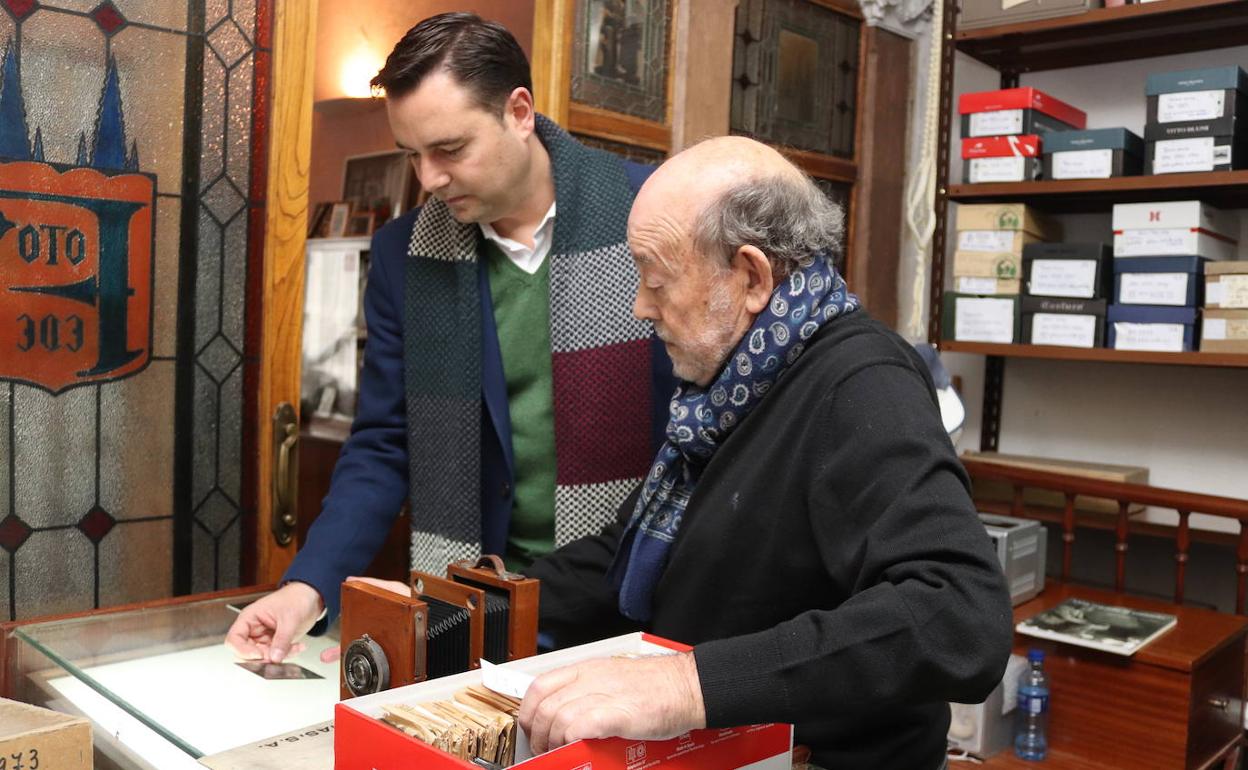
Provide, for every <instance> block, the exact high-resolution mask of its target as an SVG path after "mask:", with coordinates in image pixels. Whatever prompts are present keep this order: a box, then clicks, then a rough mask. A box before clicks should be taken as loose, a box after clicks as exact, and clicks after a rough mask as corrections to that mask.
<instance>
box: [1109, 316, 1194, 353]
mask: <svg viewBox="0 0 1248 770" xmlns="http://www.w3.org/2000/svg"><path fill="white" fill-rule="evenodd" d="M1183 328H1184V325H1183V324H1137V323H1125V322H1123V321H1119V322H1117V323H1115V324H1114V349H1115V350H1152V351H1157V352H1162V353H1181V352H1182V351H1183Z"/></svg>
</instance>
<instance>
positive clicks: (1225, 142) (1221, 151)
mask: <svg viewBox="0 0 1248 770" xmlns="http://www.w3.org/2000/svg"><path fill="white" fill-rule="evenodd" d="M1147 144H1148V150H1147V153H1146V155H1145V159H1144V173H1145V174H1183V173H1188V172H1193V171H1234V170H1235V169H1241V168H1248V138H1245V137H1244V136H1243V135H1242V134H1241V135H1240V136H1203V137H1196V138H1192V139H1163V140H1159V141H1156V142H1148V143H1147Z"/></svg>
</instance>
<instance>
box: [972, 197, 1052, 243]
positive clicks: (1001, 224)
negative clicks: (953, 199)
mask: <svg viewBox="0 0 1248 770" xmlns="http://www.w3.org/2000/svg"><path fill="white" fill-rule="evenodd" d="M955 226H956V227H957V229H958V230H1021V231H1023V232H1025V233H1031V234H1032V235H1034V236H1036V237H1037V238H1039V239H1040V240H1042V241H1060V240H1061V239H1062V228H1061V225H1060V224H1058V223H1057V222H1056V221H1055V220H1052V219H1050V218H1049V217H1047V216H1045V215H1044V214H1041V213H1040V212H1039V211H1036V210H1035V209H1033V208H1032V207H1030V206H1028V205H1027V204H1025V203H974V204H972V203H960V204H958V214H957V219H956V222H955Z"/></svg>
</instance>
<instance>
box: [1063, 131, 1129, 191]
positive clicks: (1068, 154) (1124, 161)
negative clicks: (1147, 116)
mask: <svg viewBox="0 0 1248 770" xmlns="http://www.w3.org/2000/svg"><path fill="white" fill-rule="evenodd" d="M1041 141H1042V142H1043V154H1044V168H1043V172H1042V173H1043V175H1044V178H1045V179H1109V178H1110V177H1119V176H1137V175H1138V174H1139V173H1140V172H1141V171H1142V170H1143V169H1144V140H1143V139H1140V137H1138V136H1136V135H1135V134H1133V133H1131V132H1130V131H1128V130H1127V129H1125V128H1093V129H1088V130H1086V131H1056V132H1053V133H1051V134H1044V135H1043V136H1041Z"/></svg>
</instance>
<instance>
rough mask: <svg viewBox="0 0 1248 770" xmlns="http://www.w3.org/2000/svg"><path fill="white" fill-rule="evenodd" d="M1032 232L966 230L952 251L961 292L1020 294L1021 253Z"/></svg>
mask: <svg viewBox="0 0 1248 770" xmlns="http://www.w3.org/2000/svg"><path fill="white" fill-rule="evenodd" d="M1035 239H1036V238H1035V236H1034V235H1032V234H1031V233H1025V232H1021V231H1009V230H963V231H960V232H959V233H958V241H957V250H956V251H954V253H953V277H954V283H955V288H956V290H957V291H958V292H960V293H962V294H1018V292H1019V288H1020V286H1021V284H1020V283H1019V280H1020V279H1019V276H1020V275H1021V265H1022V253H1023V246H1024V245H1025V244H1028V243H1031V242H1033V241H1035Z"/></svg>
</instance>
